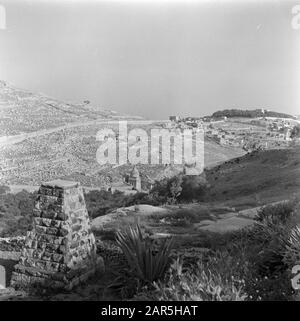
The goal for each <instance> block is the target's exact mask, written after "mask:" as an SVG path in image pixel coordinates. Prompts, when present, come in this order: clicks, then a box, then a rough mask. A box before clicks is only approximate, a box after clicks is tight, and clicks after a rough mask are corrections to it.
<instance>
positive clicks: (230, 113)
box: [212, 109, 294, 118]
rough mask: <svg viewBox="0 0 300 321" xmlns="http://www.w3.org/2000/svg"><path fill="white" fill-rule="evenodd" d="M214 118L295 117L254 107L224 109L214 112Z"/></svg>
mask: <svg viewBox="0 0 300 321" xmlns="http://www.w3.org/2000/svg"><path fill="white" fill-rule="evenodd" d="M212 117H213V118H220V117H228V118H231V117H247V118H248V117H249V118H256V117H278V118H294V117H293V116H291V115H288V114H285V113H278V112H275V111H270V110H264V109H253V110H242V109H224V110H219V111H216V112H215V113H213V114H212Z"/></svg>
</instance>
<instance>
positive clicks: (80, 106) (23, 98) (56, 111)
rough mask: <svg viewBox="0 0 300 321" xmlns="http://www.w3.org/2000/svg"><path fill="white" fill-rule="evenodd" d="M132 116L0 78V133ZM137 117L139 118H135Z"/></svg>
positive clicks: (5, 133) (29, 130)
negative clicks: (71, 100) (59, 98)
mask: <svg viewBox="0 0 300 321" xmlns="http://www.w3.org/2000/svg"><path fill="white" fill-rule="evenodd" d="M124 118H125V119H136V118H137V117H134V116H128V115H121V114H118V113H117V112H115V111H111V110H106V109H104V108H101V107H99V106H95V105H93V104H92V103H90V102H89V101H88V100H85V101H84V102H79V103H69V102H63V101H59V100H57V99H54V98H51V97H47V96H46V95H44V94H41V93H33V92H30V91H27V90H23V89H19V88H16V87H15V86H13V85H11V84H9V83H7V82H5V81H1V80H0V136H11V135H17V134H22V133H30V132H35V131H39V130H45V129H50V128H56V127H61V126H65V125H69V124H74V123H81V122H82V123H84V122H88V121H90V122H91V121H95V120H118V119H124ZM139 118H140V117H139Z"/></svg>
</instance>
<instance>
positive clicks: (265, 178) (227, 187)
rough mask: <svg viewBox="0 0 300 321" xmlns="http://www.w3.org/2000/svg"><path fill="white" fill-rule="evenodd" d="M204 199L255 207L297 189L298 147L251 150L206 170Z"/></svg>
mask: <svg viewBox="0 0 300 321" xmlns="http://www.w3.org/2000/svg"><path fill="white" fill-rule="evenodd" d="M206 177H207V179H208V181H209V183H210V185H211V188H210V191H209V193H208V195H207V201H211V202H224V203H226V204H228V205H231V206H235V205H236V206H239V205H242V206H244V207H251V206H258V205H261V204H265V203H268V202H272V201H279V200H284V199H288V198H290V197H292V196H293V195H299V192H300V147H299V146H298V147H295V148H290V149H278V150H266V151H255V152H252V153H248V154H246V155H244V156H242V157H239V158H235V159H232V160H230V161H227V162H225V163H223V164H221V165H219V166H216V167H214V168H212V169H210V170H208V171H207V172H206Z"/></svg>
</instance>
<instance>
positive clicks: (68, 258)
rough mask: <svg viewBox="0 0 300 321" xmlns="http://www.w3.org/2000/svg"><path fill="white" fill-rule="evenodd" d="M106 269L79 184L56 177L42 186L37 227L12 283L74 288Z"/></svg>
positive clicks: (37, 205)
mask: <svg viewBox="0 0 300 321" xmlns="http://www.w3.org/2000/svg"><path fill="white" fill-rule="evenodd" d="M97 269H102V270H103V269H104V266H103V260H102V258H101V257H99V256H97V254H96V242H95V237H94V235H93V233H92V231H91V226H90V221H89V217H88V213H87V209H86V205H85V200H84V195H83V191H82V187H81V186H80V185H79V183H76V182H69V181H62V180H56V181H52V182H48V183H44V184H42V185H41V187H40V189H39V193H38V197H37V200H36V205H35V209H34V228H33V230H32V231H30V232H28V233H27V237H26V239H25V246H24V248H23V250H22V253H21V257H20V260H19V263H18V264H17V265H16V266H15V271H14V272H13V274H12V279H11V286H14V287H24V286H25V287H27V286H32V285H42V286H45V287H51V288H65V289H72V288H73V287H74V286H76V285H78V284H79V283H80V282H82V281H85V280H86V279H87V278H88V277H90V276H91V275H92V274H94V273H95V272H96V270H97Z"/></svg>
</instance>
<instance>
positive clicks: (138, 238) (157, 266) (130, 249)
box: [116, 225, 174, 282]
mask: <svg viewBox="0 0 300 321" xmlns="http://www.w3.org/2000/svg"><path fill="white" fill-rule="evenodd" d="M116 242H117V244H118V245H119V246H120V248H121V249H122V251H123V253H124V254H125V256H126V259H127V261H128V264H129V266H130V268H131V270H132V272H133V273H134V275H136V276H137V277H138V279H139V280H141V281H142V282H153V281H156V280H158V279H160V278H161V277H163V275H164V273H165V271H166V269H167V267H168V264H169V257H170V252H171V250H172V247H173V243H174V242H173V239H165V240H164V241H163V242H162V243H161V245H160V247H159V249H158V251H156V249H155V247H154V244H153V242H152V241H151V240H149V239H146V238H144V236H143V235H142V231H141V228H140V226H139V225H136V227H130V228H129V229H128V230H126V231H124V232H121V231H119V232H118V233H117V235H116Z"/></svg>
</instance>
